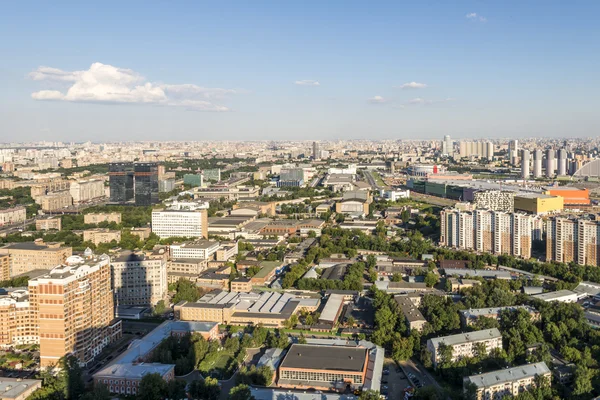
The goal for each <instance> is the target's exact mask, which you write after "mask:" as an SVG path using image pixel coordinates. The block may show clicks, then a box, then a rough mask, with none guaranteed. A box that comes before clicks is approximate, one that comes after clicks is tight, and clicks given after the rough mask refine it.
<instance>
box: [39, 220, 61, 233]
mask: <svg viewBox="0 0 600 400" xmlns="http://www.w3.org/2000/svg"><path fill="white" fill-rule="evenodd" d="M61 229H62V219H61V218H60V217H46V218H38V219H36V220H35V230H36V231H52V230H54V231H60V230H61Z"/></svg>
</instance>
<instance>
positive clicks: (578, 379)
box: [573, 365, 594, 396]
mask: <svg viewBox="0 0 600 400" xmlns="http://www.w3.org/2000/svg"><path fill="white" fill-rule="evenodd" d="M574 376H575V380H574V382H573V394H574V395H575V396H581V395H586V394H588V393H591V392H592V390H593V386H592V378H593V377H594V371H593V370H591V369H589V368H588V367H586V366H584V365H578V366H577V368H575V373H574Z"/></svg>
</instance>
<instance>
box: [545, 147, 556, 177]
mask: <svg viewBox="0 0 600 400" xmlns="http://www.w3.org/2000/svg"><path fill="white" fill-rule="evenodd" d="M555 157H556V155H555V154H554V150H552V149H548V150H546V178H552V177H553V176H554V170H555V169H556V164H555V162H556V158H555Z"/></svg>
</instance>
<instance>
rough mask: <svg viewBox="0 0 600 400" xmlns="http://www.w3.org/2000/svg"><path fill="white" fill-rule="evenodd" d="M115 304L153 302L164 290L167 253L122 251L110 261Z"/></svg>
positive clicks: (143, 304) (163, 297)
mask: <svg viewBox="0 0 600 400" xmlns="http://www.w3.org/2000/svg"><path fill="white" fill-rule="evenodd" d="M111 272H112V284H113V290H114V292H115V304H116V305H130V306H153V305H156V303H158V302H159V301H160V300H164V299H165V296H166V294H167V289H168V286H167V253H166V252H164V253H162V254H159V253H157V254H153V253H149V254H144V253H133V252H124V253H122V254H120V255H119V256H117V257H114V258H113V259H112V261H111Z"/></svg>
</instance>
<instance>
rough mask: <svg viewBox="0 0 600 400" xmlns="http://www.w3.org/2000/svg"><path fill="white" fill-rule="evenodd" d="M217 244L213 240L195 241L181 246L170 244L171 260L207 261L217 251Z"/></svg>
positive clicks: (218, 245)
mask: <svg viewBox="0 0 600 400" xmlns="http://www.w3.org/2000/svg"><path fill="white" fill-rule="evenodd" d="M219 247H220V244H219V242H215V241H213V240H197V241H194V242H186V243H181V244H172V245H171V247H170V252H171V257H172V258H176V259H177V258H184V259H193V258H197V259H201V260H208V259H211V258H213V255H214V254H215V253H216V252H217V250H219Z"/></svg>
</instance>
